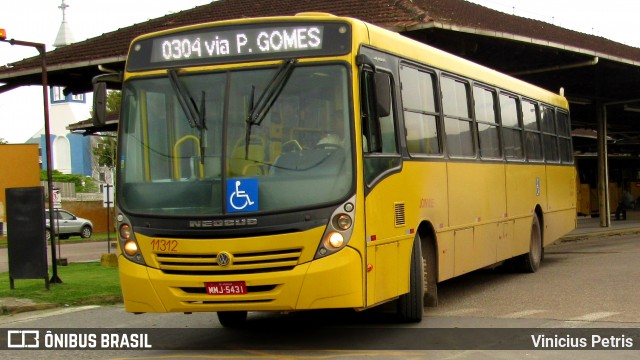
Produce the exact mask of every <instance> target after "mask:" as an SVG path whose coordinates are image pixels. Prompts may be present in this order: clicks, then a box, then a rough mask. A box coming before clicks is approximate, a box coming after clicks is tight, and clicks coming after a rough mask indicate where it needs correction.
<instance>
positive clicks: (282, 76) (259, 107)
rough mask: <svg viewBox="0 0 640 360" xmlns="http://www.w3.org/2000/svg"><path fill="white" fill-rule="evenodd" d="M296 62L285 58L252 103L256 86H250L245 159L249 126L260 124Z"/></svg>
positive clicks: (247, 149) (249, 133)
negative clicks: (256, 100)
mask: <svg viewBox="0 0 640 360" xmlns="http://www.w3.org/2000/svg"><path fill="white" fill-rule="evenodd" d="M296 62H298V60H297V59H287V60H285V61H284V62H283V63H282V64H281V65H280V67H279V68H278V70H276V73H275V74H274V75H273V77H272V78H271V80H269V83H268V84H267V87H266V88H265V89H264V91H263V92H262V94H261V95H260V97H259V98H258V102H257V103H255V104H254V103H253V100H254V98H255V92H256V87H255V86H254V85H252V86H251V97H250V99H249V106H250V111H249V116H247V120H246V121H247V128H246V135H245V152H244V153H245V160H248V158H249V141H250V139H251V128H252V127H253V126H254V125H258V126H260V124H262V121H263V120H264V118H265V117H266V116H267V113H269V110H271V106H273V104H274V103H275V102H276V100H277V99H278V96H280V93H281V92H282V90H283V89H284V87H285V85H286V84H287V81H288V80H289V77H290V76H291V73H292V72H293V69H294V66H295V64H296Z"/></svg>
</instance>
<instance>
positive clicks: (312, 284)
mask: <svg viewBox="0 0 640 360" xmlns="http://www.w3.org/2000/svg"><path fill="white" fill-rule="evenodd" d="M118 265H119V267H120V283H121V288H122V293H123V298H124V305H125V309H126V310H127V311H128V312H134V313H143V312H201V311H204V312H207V311H293V310H307V309H321V308H359V307H363V306H364V289H363V286H364V280H363V278H364V274H363V271H362V259H361V257H360V254H359V253H358V252H357V251H355V250H354V249H352V248H349V247H347V248H344V249H342V250H341V251H339V252H337V253H335V254H333V255H330V256H327V257H325V258H322V259H319V260H315V261H312V262H309V263H305V264H300V265H298V266H296V267H295V268H293V269H292V270H289V271H281V272H270V273H259V274H243V275H222V276H220V275H216V276H207V275H169V274H165V273H163V272H162V271H161V270H158V269H153V268H150V267H147V266H142V265H139V264H136V263H133V262H131V261H129V260H127V259H126V258H124V257H123V256H122V255H120V256H119V260H118ZM231 281H244V282H245V283H246V285H247V288H248V289H250V290H249V292H248V293H247V294H236V295H208V294H207V293H206V291H205V285H204V284H205V282H231Z"/></svg>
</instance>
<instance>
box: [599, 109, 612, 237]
mask: <svg viewBox="0 0 640 360" xmlns="http://www.w3.org/2000/svg"><path fill="white" fill-rule="evenodd" d="M596 117H597V121H598V209H599V210H598V211H599V213H600V226H601V227H610V226H611V208H610V206H609V164H608V156H609V154H608V151H607V108H606V105H605V104H602V103H601V102H599V101H596Z"/></svg>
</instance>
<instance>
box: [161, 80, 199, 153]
mask: <svg viewBox="0 0 640 360" xmlns="http://www.w3.org/2000/svg"><path fill="white" fill-rule="evenodd" d="M167 73H168V74H169V82H170V83H171V87H172V88H173V91H174V92H175V93H176V97H177V98H178V103H180V107H181V108H182V111H184V114H185V115H186V117H187V121H188V122H189V125H190V126H191V127H192V128H196V129H198V130H200V163H201V164H203V165H204V150H205V149H206V147H207V145H206V140H207V138H206V132H205V130H206V129H207V125H206V114H205V92H204V91H202V98H201V100H200V109H198V107H197V106H196V101H195V99H194V98H193V96H191V93H189V90H188V89H187V88H186V87H185V86H184V84H183V83H182V81H180V77H178V72H177V71H175V70H173V69H170V70H168V71H167Z"/></svg>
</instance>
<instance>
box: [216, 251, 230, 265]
mask: <svg viewBox="0 0 640 360" xmlns="http://www.w3.org/2000/svg"><path fill="white" fill-rule="evenodd" d="M216 260H217V261H218V265H220V266H229V265H231V254H229V253H228V252H226V251H222V252H220V253H219V254H218V256H216Z"/></svg>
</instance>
